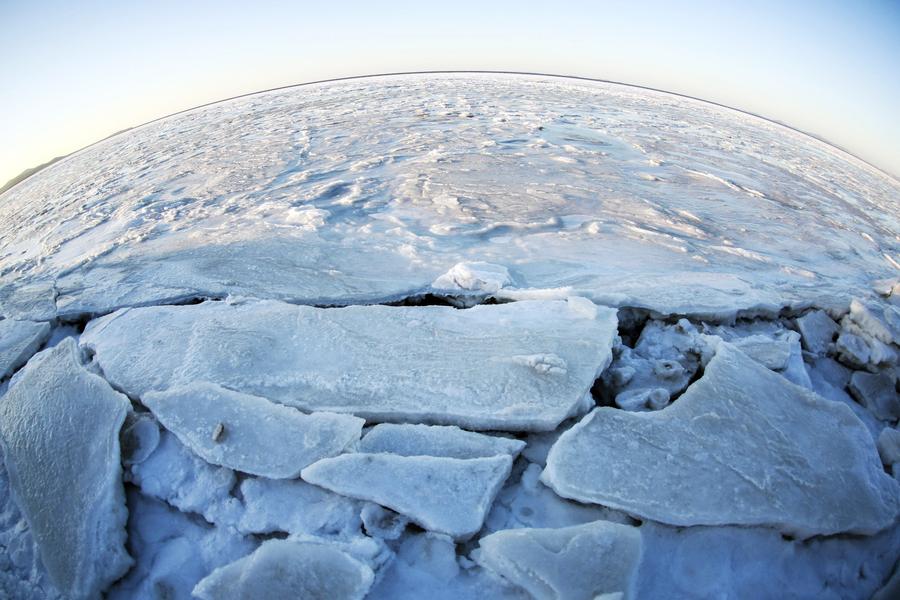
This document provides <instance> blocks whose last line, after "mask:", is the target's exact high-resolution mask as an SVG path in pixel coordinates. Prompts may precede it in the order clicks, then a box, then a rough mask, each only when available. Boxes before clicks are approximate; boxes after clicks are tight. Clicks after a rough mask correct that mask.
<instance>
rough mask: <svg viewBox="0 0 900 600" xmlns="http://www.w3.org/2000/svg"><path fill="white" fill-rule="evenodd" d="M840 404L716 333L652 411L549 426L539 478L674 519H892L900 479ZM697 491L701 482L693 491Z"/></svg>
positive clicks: (836, 524)
mask: <svg viewBox="0 0 900 600" xmlns="http://www.w3.org/2000/svg"><path fill="white" fill-rule="evenodd" d="M880 462H881V461H879V460H878V456H877V453H876V452H875V447H874V444H873V440H872V437H871V435H870V434H869V433H868V431H867V430H866V429H865V427H864V426H863V425H862V423H861V422H860V421H859V419H857V418H856V417H855V416H854V415H853V414H852V413H851V412H850V411H849V410H848V409H847V408H846V407H845V406H842V405H840V404H837V403H833V402H830V401H827V400H823V399H822V398H820V397H819V396H817V395H815V394H813V393H811V392H809V391H807V390H805V389H803V388H800V387H798V386H795V385H793V384H790V383H789V382H787V381H786V380H785V379H784V378H782V377H781V376H779V375H777V374H775V373H773V372H771V371H769V370H768V369H765V368H764V367H762V366H761V365H759V364H758V363H756V362H755V361H753V360H751V359H749V358H748V357H747V356H746V355H745V354H743V353H742V352H740V351H739V350H737V349H736V348H734V347H733V346H731V345H729V344H727V343H721V344H720V345H719V347H718V350H717V352H716V355H715V357H714V358H713V359H712V360H711V361H710V363H709V364H708V365H707V367H706V370H705V372H704V375H703V377H702V378H701V379H700V380H698V381H697V382H696V383H694V384H693V385H692V386H691V387H690V388H689V389H688V390H687V391H686V392H685V393H684V394H683V395H682V396H681V398H679V400H678V401H677V402H676V403H675V404H673V405H672V406H670V407H668V408H666V409H665V410H663V411H659V412H654V413H644V414H641V413H629V412H624V411H617V410H615V409H611V408H599V409H596V410H595V411H593V412H592V413H591V414H589V415H588V416H587V417H585V418H584V420H583V421H582V422H581V423H579V424H578V425H576V426H575V427H573V428H572V429H570V430H569V431H567V432H566V433H564V434H563V435H562V436H560V438H559V440H558V441H557V443H556V444H555V445H554V446H553V448H552V449H551V451H550V455H549V457H548V459H547V467H546V469H545V471H544V473H543V476H542V478H543V481H544V482H546V483H547V484H548V485H550V486H551V487H552V488H553V489H554V490H555V491H556V492H557V493H559V494H560V495H562V496H564V497H567V498H573V499H576V500H579V501H583V502H594V503H598V504H602V505H605V506H609V507H612V508H618V509H621V510H623V511H625V512H628V513H631V514H633V515H636V516H638V517H640V518H648V519H652V520H655V521H659V522H662V523H669V524H673V525H728V524H739V525H768V526H772V527H776V528H778V529H781V530H782V531H786V532H791V533H794V534H796V535H799V536H802V537H808V536H812V535H828V534H835V533H841V532H855V533H864V534H870V533H874V532H877V531H879V530H881V529H883V528H885V527H887V526H888V525H890V524H891V523H893V522H894V520H895V519H896V517H897V515H898V511H900V487H898V484H897V482H896V481H894V480H893V479H891V478H890V477H888V476H886V475H885V473H884V471H883V470H882V468H881V464H880ZM698 490H703V493H698Z"/></svg>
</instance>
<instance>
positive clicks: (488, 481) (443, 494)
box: [302, 454, 512, 539]
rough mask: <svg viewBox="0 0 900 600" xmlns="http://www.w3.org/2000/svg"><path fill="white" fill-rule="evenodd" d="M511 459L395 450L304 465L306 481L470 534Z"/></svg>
mask: <svg viewBox="0 0 900 600" xmlns="http://www.w3.org/2000/svg"><path fill="white" fill-rule="evenodd" d="M511 468H512V458H510V457H509V456H508V455H499V456H493V457H490V458H472V459H466V460H463V459H458V458H446V457H433V456H397V455H394V454H343V455H341V456H335V457H334V458H325V459H322V460H320V461H319V462H317V463H315V464H313V465H311V466H309V467H307V468H305V469H304V470H303V473H302V477H303V479H304V480H306V481H308V482H310V483H313V484H315V485H318V486H321V487H324V488H325V489H328V490H331V491H333V492H335V493H338V494H343V495H345V496H350V497H351V498H358V499H360V500H369V501H370V502H375V503H376V504H380V505H382V506H385V507H387V508H390V509H392V510H394V511H396V512H398V513H400V514H402V515H406V516H407V517H409V518H410V519H411V520H412V521H415V522H416V523H417V524H419V525H421V526H422V527H423V528H424V529H427V530H429V531H436V532H439V533H446V534H447V535H449V536H451V537H453V538H455V539H468V538H469V537H471V536H472V535H474V534H475V533H476V532H478V530H479V529H481V525H482V523H483V522H484V517H485V515H486V514H487V512H488V510H490V507H491V504H492V503H493V501H494V497H495V496H496V495H497V492H498V491H499V490H500V487H501V486H502V485H503V482H504V481H505V480H506V478H507V477H508V476H509V473H510V469H511Z"/></svg>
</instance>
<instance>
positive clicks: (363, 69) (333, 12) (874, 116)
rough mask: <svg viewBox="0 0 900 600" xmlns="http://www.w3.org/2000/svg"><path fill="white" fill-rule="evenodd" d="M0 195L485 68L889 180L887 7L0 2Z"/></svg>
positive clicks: (899, 158)
mask: <svg viewBox="0 0 900 600" xmlns="http://www.w3.org/2000/svg"><path fill="white" fill-rule="evenodd" d="M0 69H2V72H3V75H4V76H3V80H2V81H3V83H2V85H0V185H2V183H3V182H5V181H6V180H8V179H10V178H12V177H13V176H15V175H17V174H18V173H19V172H21V171H22V170H24V169H26V168H28V167H32V166H35V165H37V164H40V163H42V162H44V161H46V160H48V159H50V158H52V157H54V156H58V155H62V154H67V153H69V152H72V151H74V150H77V149H79V148H81V147H83V146H86V145H88V144H90V143H92V142H95V141H97V140H99V139H102V138H104V137H106V136H107V135H109V134H111V133H114V132H116V131H119V130H121V129H124V128H127V127H132V126H135V125H138V124H141V123H143V122H146V121H148V120H151V119H154V118H158V117H161V116H164V115H167V114H170V113H172V112H176V111H179V110H183V109H186V108H190V107H192V106H196V105H198V104H203V103H206V102H212V101H215V100H220V99H224V98H227V97H231V96H235V95H239V94H244V93H248V92H253V91H257V90H262V89H267V88H272V87H278V86H283V85H290V84H294V83H302V82H305V81H313V80H319V79H328V78H334V77H344V76H353V75H365V74H371V73H381V72H396V71H418V70H441V69H461V70H467V69H476V70H480V69H486V70H508V71H532V72H545V73H557V74H563V75H578V76H583V77H593V78H599V79H608V80H614V81H621V82H625V83H632V84H638V85H645V86H649V87H654V88H659V89H664V90H669V91H673V92H678V93H682V94H687V95H690V96H696V97H699V98H703V99H706V100H711V101H714V102H719V103H722V104H726V105H729V106H733V107H736V108H740V109H743V110H747V111H751V112H754V113H757V114H760V115H763V116H766V117H769V118H772V119H777V120H780V121H783V122H785V123H787V124H789V125H791V126H793V127H796V128H798V129H802V130H805V131H809V132H812V133H815V134H817V135H819V136H821V137H823V138H825V139H827V140H829V141H831V142H834V143H835V144H837V145H839V146H842V147H844V148H846V149H847V150H849V151H851V152H852V153H854V154H856V155H857V156H859V157H861V158H863V159H864V160H866V161H868V162H870V163H872V164H874V165H876V166H878V167H879V168H881V169H883V170H885V171H887V172H888V173H891V174H893V175H894V176H895V177H896V176H898V175H900V0H852V1H846V2H832V1H830V0H818V1H815V2H809V1H805V0H792V1H789V2H785V1H783V0H778V1H768V0H761V1H755V2H754V1H748V2H722V1H715V2H705V1H696V2H676V1H663V0H646V1H637V0H632V1H630V2H618V1H615V2H612V1H597V0H594V1H592V2H566V1H561V0H560V1H554V2H546V1H545V2H539V3H538V2H533V3H532V2H528V1H527V0H518V1H515V2H507V1H499V2H491V1H489V0H480V1H477V2H471V1H468V0H461V1H453V2H450V1H446V2H428V1H427V0H417V1H413V2H390V1H383V2H371V1H369V2H355V1H348V2H341V1H331V2H321V1H315V2H274V1H267V0H256V1H254V2H231V1H229V0H219V1H216V2H208V1H204V0H195V1H188V2H185V1H178V2H170V1H168V0H158V1H155V2H119V1H117V2H95V1H91V0H84V1H80V2H70V1H66V2H57V1H55V0H42V1H40V2H34V1H31V0H26V1H19V0H0Z"/></svg>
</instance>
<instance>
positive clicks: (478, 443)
mask: <svg viewBox="0 0 900 600" xmlns="http://www.w3.org/2000/svg"><path fill="white" fill-rule="evenodd" d="M524 447H525V442H523V441H521V440H516V439H511V438H505V437H499V436H490V435H484V434H481V433H475V432H472V431H465V430H463V429H460V428H459V427H455V426H453V425H449V426H441V425H395V424H393V423H381V424H379V425H376V426H375V427H373V428H372V429H371V430H370V431H369V432H368V433H367V434H366V435H365V437H363V439H362V441H361V442H360V443H359V451H360V452H367V453H370V454H377V453H389V454H399V455H400V456H445V457H447V458H480V457H488V456H496V455H498V454H508V455H510V456H512V457H513V458H515V457H516V456H518V454H519V452H521V451H522V448H524Z"/></svg>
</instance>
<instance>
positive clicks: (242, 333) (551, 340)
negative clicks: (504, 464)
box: [81, 298, 616, 430]
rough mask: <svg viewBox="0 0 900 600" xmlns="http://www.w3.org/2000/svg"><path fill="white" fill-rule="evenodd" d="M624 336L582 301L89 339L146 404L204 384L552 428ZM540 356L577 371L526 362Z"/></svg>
mask: <svg viewBox="0 0 900 600" xmlns="http://www.w3.org/2000/svg"><path fill="white" fill-rule="evenodd" d="M615 334H616V315H615V311H614V310H611V309H608V308H603V307H597V306H594V305H593V304H591V303H590V302H588V301H587V300H584V299H582V298H570V299H569V300H566V301H530V302H515V303H511V304H502V305H497V306H476V307H474V308H470V309H466V310H458V309H454V308H448V307H443V306H420V307H390V306H353V307H348V308H339V309H320V308H312V307H307V306H295V305H291V304H285V303H283V302H275V301H265V302H247V303H242V304H229V303H224V302H206V303H203V304H198V305H194V306H162V307H151V308H135V309H129V310H123V311H120V312H117V313H114V314H112V315H110V316H108V317H104V318H101V319H97V320H95V321H92V322H91V323H90V324H89V325H88V327H87V328H86V329H85V332H84V334H83V335H82V336H81V343H82V345H84V346H85V347H86V348H89V349H90V350H91V351H92V352H94V353H95V360H96V361H97V363H98V364H99V366H100V368H102V370H103V372H104V374H105V376H106V377H107V378H108V379H109V381H110V382H112V383H113V384H114V385H115V386H117V387H118V388H120V389H123V390H126V391H127V392H128V393H129V394H131V395H133V396H137V397H143V396H144V395H145V394H146V393H147V392H149V391H156V390H164V389H167V388H170V387H176V386H180V385H185V384H188V383H191V382H193V381H197V380H201V381H208V382H211V383H215V384H217V385H220V386H222V387H225V388H228V389H231V390H234V391H239V392H242V393H246V394H252V395H256V396H260V397H263V398H268V399H270V400H274V401H277V402H281V403H283V404H288V405H291V406H296V407H299V408H301V409H303V410H309V411H329V412H341V413H352V414H355V415H358V416H361V417H363V418H366V419H371V420H387V421H416V422H430V423H441V424H455V425H460V426H463V427H467V428H471V429H502V430H522V429H525V430H535V429H536V430H541V429H553V428H554V427H556V425H557V424H559V423H560V422H561V421H562V420H563V419H565V418H567V417H568V416H570V415H572V414H575V413H578V412H583V410H584V397H585V394H586V393H587V391H588V390H589V389H590V388H591V386H592V385H593V382H594V379H595V378H596V377H597V376H598V375H599V373H600V372H601V371H602V370H603V369H604V368H605V367H606V365H607V364H608V363H609V361H610V358H611V354H610V346H611V345H612V339H613V336H614V335H615ZM534 354H553V355H555V356H556V357H557V359H556V360H557V364H558V361H560V360H561V361H564V363H565V365H566V368H565V370H564V371H562V370H560V369H558V368H551V369H543V368H540V365H539V364H535V365H531V364H530V363H529V364H522V362H521V358H520V357H523V356H531V355H534ZM542 364H543V363H542ZM476 367H477V368H476Z"/></svg>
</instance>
